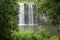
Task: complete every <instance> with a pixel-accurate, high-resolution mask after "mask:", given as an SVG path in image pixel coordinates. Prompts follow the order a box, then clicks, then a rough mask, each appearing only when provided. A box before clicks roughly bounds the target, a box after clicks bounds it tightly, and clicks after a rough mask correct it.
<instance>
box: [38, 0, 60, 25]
mask: <svg viewBox="0 0 60 40" xmlns="http://www.w3.org/2000/svg"><path fill="white" fill-rule="evenodd" d="M37 5H38V9H39V10H40V12H41V13H45V14H46V15H47V16H48V17H49V19H51V23H52V24H53V25H56V24H60V10H59V9H60V0H40V1H38V2H37Z"/></svg>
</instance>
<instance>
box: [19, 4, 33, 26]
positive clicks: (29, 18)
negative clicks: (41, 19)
mask: <svg viewBox="0 0 60 40" xmlns="http://www.w3.org/2000/svg"><path fill="white" fill-rule="evenodd" d="M19 6H20V7H19V26H24V25H34V17H33V4H27V5H26V6H27V8H28V9H25V8H26V6H25V5H24V3H19ZM26 10H28V11H27V13H26ZM25 13H26V14H25ZM26 16H27V17H26ZM26 23H27V24H26Z"/></svg>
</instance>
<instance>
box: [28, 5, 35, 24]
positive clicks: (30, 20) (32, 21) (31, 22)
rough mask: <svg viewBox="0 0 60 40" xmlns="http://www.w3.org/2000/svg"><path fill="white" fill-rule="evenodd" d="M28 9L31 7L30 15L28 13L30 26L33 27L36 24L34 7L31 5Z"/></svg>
mask: <svg viewBox="0 0 60 40" xmlns="http://www.w3.org/2000/svg"><path fill="white" fill-rule="evenodd" d="M28 7H29V13H28V15H29V25H33V24H34V20H33V5H32V4H30V5H28Z"/></svg>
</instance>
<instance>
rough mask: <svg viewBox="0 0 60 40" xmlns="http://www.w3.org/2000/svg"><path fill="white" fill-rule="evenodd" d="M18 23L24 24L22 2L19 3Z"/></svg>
mask: <svg viewBox="0 0 60 40" xmlns="http://www.w3.org/2000/svg"><path fill="white" fill-rule="evenodd" d="M19 6H20V7H19V9H20V10H19V12H20V14H19V25H24V24H25V18H24V4H23V3H19Z"/></svg>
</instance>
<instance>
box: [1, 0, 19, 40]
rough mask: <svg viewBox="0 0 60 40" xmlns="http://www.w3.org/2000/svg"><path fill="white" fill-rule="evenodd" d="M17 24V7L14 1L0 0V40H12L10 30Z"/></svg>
mask: <svg viewBox="0 0 60 40" xmlns="http://www.w3.org/2000/svg"><path fill="white" fill-rule="evenodd" d="M17 24H18V6H17V4H16V1H15V0H0V40H12V37H11V30H14V29H16V27H17Z"/></svg>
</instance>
